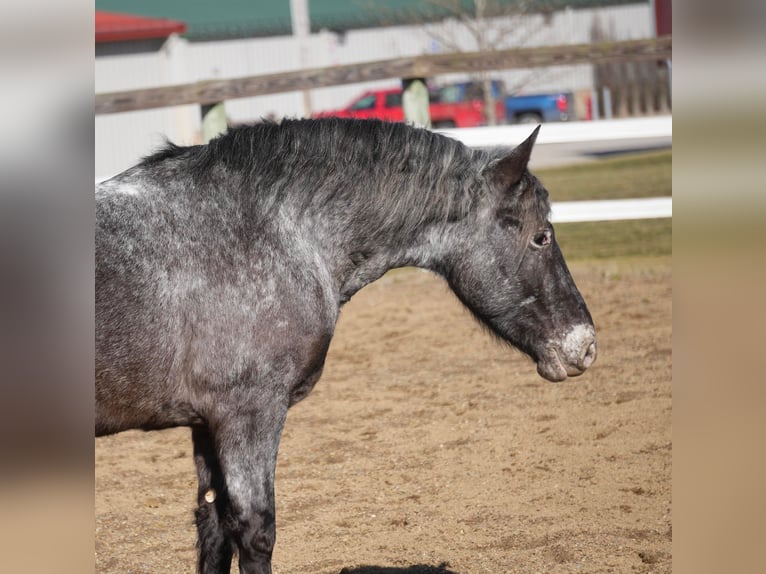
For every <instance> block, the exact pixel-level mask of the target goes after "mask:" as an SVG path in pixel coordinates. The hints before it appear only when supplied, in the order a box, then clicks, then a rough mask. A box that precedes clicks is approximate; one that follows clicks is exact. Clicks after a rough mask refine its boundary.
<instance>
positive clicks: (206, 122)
mask: <svg viewBox="0 0 766 574" xmlns="http://www.w3.org/2000/svg"><path fill="white" fill-rule="evenodd" d="M200 112H201V114H202V143H207V142H209V141H210V140H211V139H213V138H214V137H216V136H218V135H221V134H222V133H224V132H225V131H226V129H227V128H228V123H227V121H226V107H225V106H224V105H223V102H218V103H215V104H202V105H201V106H200Z"/></svg>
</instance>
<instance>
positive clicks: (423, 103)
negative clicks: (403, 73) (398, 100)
mask: <svg viewBox="0 0 766 574" xmlns="http://www.w3.org/2000/svg"><path fill="white" fill-rule="evenodd" d="M402 88H403V89H404V91H403V92H402V108H403V109H404V121H405V122H407V123H408V124H412V125H414V126H418V127H420V128H430V127H431V109H430V106H429V101H428V88H427V87H426V80H425V78H403V79H402Z"/></svg>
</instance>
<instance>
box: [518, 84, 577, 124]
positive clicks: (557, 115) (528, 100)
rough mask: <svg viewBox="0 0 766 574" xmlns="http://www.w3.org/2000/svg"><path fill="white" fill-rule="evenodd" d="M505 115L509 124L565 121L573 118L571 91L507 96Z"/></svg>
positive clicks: (572, 96)
mask: <svg viewBox="0 0 766 574" xmlns="http://www.w3.org/2000/svg"><path fill="white" fill-rule="evenodd" d="M505 117H506V121H507V122H508V123H509V124H539V123H542V122H566V121H569V120H571V119H574V95H573V94H572V92H555V93H552V94H529V95H517V96H508V97H507V98H506V99H505Z"/></svg>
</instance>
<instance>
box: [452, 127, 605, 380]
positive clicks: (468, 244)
mask: <svg viewBox="0 0 766 574" xmlns="http://www.w3.org/2000/svg"><path fill="white" fill-rule="evenodd" d="M539 129H540V128H539V127H538V128H537V129H536V130H535V131H534V132H533V133H532V135H531V136H530V137H529V138H528V139H527V140H526V141H525V142H524V143H522V144H521V145H519V146H518V147H517V148H516V149H514V150H513V151H512V152H511V153H510V154H508V155H506V156H504V157H501V158H498V159H495V160H493V161H491V162H490V163H489V164H488V165H486V167H484V168H483V171H482V178H483V180H484V183H483V185H485V186H486V188H485V190H484V193H482V194H481V196H482V199H481V200H480V203H479V206H478V210H477V211H475V212H474V214H473V216H472V217H470V218H468V219H467V220H465V221H464V222H462V225H461V226H460V227H461V229H460V232H459V234H458V235H459V239H458V240H457V245H456V248H455V251H454V253H453V257H452V258H451V260H450V262H449V265H448V269H446V273H445V275H446V276H447V279H448V281H449V283H450V286H451V287H452V289H453V290H454V291H455V293H456V294H457V295H458V297H459V298H460V299H461V301H463V303H465V304H466V306H468V308H469V309H471V310H472V311H473V312H474V314H475V315H476V316H477V317H478V318H479V320H480V321H481V322H483V323H484V324H486V325H487V326H488V327H489V328H490V329H491V330H492V331H493V332H494V333H495V334H497V335H498V336H499V337H501V338H502V339H504V340H505V341H507V342H509V343H511V344H512V345H513V346H514V347H516V348H518V349H520V350H521V351H523V352H524V353H526V354H528V355H529V356H530V357H532V359H534V360H535V362H536V363H537V372H538V373H539V374H540V375H541V376H543V377H544V378H546V379H548V380H549V381H561V380H564V379H566V378H567V376H570V377H573V376H577V375H580V374H581V373H582V372H583V371H585V369H587V368H588V367H590V365H591V364H592V363H593V361H594V360H595V359H596V335H595V330H594V328H593V320H592V319H591V316H590V313H589V312H588V308H587V307H586V306H585V302H584V301H583V298H582V296H581V295H580V292H579V291H578V290H577V287H576V286H575V284H574V281H573V279H572V276H571V275H570V274H569V269H568V268H567V265H566V262H565V261H564V257H563V256H562V254H561V251H560V250H559V246H558V244H557V243H556V236H555V235H554V232H553V226H552V225H551V223H550V221H548V214H549V211H550V205H549V203H548V192H547V191H546V190H545V188H544V187H543V186H542V184H541V183H540V182H539V181H538V180H537V178H535V177H534V176H533V175H532V174H530V173H529V171H528V170H527V163H528V162H529V156H530V153H531V151H532V147H533V145H534V142H535V139H536V137H537V132H538V130H539Z"/></svg>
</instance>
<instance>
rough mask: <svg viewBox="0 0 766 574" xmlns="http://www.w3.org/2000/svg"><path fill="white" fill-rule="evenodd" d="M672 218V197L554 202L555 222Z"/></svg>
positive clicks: (552, 208)
mask: <svg viewBox="0 0 766 574" xmlns="http://www.w3.org/2000/svg"><path fill="white" fill-rule="evenodd" d="M664 217H673V198H672V197H650V198H643V199H602V200H599V201H559V202H554V203H553V205H551V221H552V222H553V223H571V222H577V221H619V220H627V219H657V218H664Z"/></svg>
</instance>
